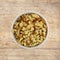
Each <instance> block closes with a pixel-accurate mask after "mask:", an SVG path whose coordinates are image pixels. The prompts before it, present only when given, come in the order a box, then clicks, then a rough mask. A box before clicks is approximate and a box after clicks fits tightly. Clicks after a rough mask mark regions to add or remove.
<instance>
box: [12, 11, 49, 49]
mask: <svg viewBox="0 0 60 60" xmlns="http://www.w3.org/2000/svg"><path fill="white" fill-rule="evenodd" d="M27 13H35V14H38V15H39V16H41V17H42V18H43V19H44V20H45V22H46V25H47V34H46V37H45V39H44V41H43V42H42V43H41V44H38V45H37V46H33V47H27V46H22V45H21V44H19V43H17V41H16V39H15V37H14V34H13V25H14V23H15V22H16V20H17V19H18V18H19V17H20V16H21V15H22V14H27ZM48 31H49V25H48V22H47V19H46V18H45V17H44V16H43V15H42V14H41V13H40V12H37V11H24V12H20V13H19V14H18V15H17V16H16V17H15V19H13V21H12V26H11V32H12V36H13V39H12V40H13V41H14V42H15V43H16V45H18V46H19V47H21V48H27V49H33V48H39V47H40V46H42V45H43V44H44V43H45V42H46V41H47V40H46V39H47V37H48Z"/></svg>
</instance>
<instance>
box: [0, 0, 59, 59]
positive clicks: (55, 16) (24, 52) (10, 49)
mask: <svg viewBox="0 0 60 60" xmlns="http://www.w3.org/2000/svg"><path fill="white" fill-rule="evenodd" d="M29 10H31V11H37V12H39V13H40V14H42V15H43V16H44V17H45V18H46V20H47V23H48V27H49V30H48V36H47V38H46V41H45V42H44V44H42V45H41V46H39V47H37V48H32V49H27V48H22V47H20V46H18V45H17V44H16V43H15V42H14V40H13V36H12V32H11V25H12V23H13V20H14V19H15V18H16V16H17V15H19V14H20V13H22V12H25V11H29ZM0 60H60V0H0Z"/></svg>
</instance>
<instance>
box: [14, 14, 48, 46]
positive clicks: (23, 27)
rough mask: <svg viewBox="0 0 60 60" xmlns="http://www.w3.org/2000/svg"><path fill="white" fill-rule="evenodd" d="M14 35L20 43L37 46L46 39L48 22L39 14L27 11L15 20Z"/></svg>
mask: <svg viewBox="0 0 60 60" xmlns="http://www.w3.org/2000/svg"><path fill="white" fill-rule="evenodd" d="M13 35H14V37H15V40H16V41H17V43H18V44H20V45H22V46H25V47H35V46H38V45H39V44H41V43H42V42H43V41H44V40H45V38H46V35H47V24H46V22H45V20H44V19H43V18H42V17H41V16H40V15H39V14H36V13H25V14H22V15H21V16H19V17H18V18H17V19H16V21H15V22H14V24H13Z"/></svg>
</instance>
